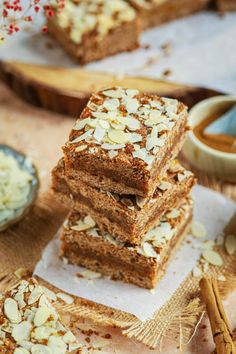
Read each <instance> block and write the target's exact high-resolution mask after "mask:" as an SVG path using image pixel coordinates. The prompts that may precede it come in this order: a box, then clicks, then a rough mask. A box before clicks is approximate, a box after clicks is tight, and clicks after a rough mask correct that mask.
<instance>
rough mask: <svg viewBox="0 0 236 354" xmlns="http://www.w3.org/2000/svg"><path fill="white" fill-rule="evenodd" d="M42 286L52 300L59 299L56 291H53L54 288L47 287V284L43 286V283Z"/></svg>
mask: <svg viewBox="0 0 236 354" xmlns="http://www.w3.org/2000/svg"><path fill="white" fill-rule="evenodd" d="M41 288H42V290H43V292H44V294H45V295H46V296H47V297H48V298H49V299H50V300H52V301H57V296H56V294H55V293H54V291H52V290H50V289H48V288H46V286H43V285H41Z"/></svg>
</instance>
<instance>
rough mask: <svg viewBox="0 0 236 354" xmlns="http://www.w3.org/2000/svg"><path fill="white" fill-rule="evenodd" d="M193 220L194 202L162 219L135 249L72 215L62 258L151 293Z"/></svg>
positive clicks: (66, 227)
mask: <svg viewBox="0 0 236 354" xmlns="http://www.w3.org/2000/svg"><path fill="white" fill-rule="evenodd" d="M191 218H192V205H191V201H189V200H186V201H185V203H184V204H182V205H181V206H180V207H179V208H178V209H173V210H172V211H170V212H169V213H167V214H166V215H165V216H163V217H162V219H161V221H160V223H159V224H158V225H157V226H156V227H155V228H154V229H151V230H150V231H148V232H147V234H146V235H145V236H144V237H143V239H142V242H141V244H140V245H139V246H135V247H133V246H130V245H129V244H126V243H121V242H118V241H117V240H116V239H115V238H114V237H113V236H111V235H110V234H108V233H105V234H104V233H101V232H100V230H99V228H98V227H97V225H96V223H95V222H94V220H93V219H92V218H91V217H90V216H88V215H87V216H84V215H81V214H79V213H75V212H73V213H72V214H71V215H70V216H69V219H68V220H67V221H66V222H65V225H64V230H63V232H62V235H61V256H62V257H65V258H67V259H68V261H69V262H70V263H72V264H76V265H80V266H83V267H86V268H88V269H90V270H92V271H95V272H100V273H101V274H103V275H106V276H109V277H111V278H112V279H113V280H122V281H124V282H127V283H132V284H135V285H137V286H140V287H143V288H148V289H151V288H154V287H155V286H156V283H157V281H158V280H159V279H160V278H161V277H162V276H163V274H164V272H165V269H166V266H167V264H168V262H169V260H170V259H171V256H172V255H173V253H174V250H175V249H176V248H177V247H178V245H179V244H180V242H181V241H182V239H183V237H184V236H185V234H186V232H187V231H188V228H189V225H190V221H191ZM78 230H80V231H78Z"/></svg>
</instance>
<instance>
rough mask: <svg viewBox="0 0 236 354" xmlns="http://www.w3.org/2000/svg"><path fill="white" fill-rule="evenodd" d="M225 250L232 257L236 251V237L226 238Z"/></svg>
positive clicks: (229, 236) (228, 236)
mask: <svg viewBox="0 0 236 354" xmlns="http://www.w3.org/2000/svg"><path fill="white" fill-rule="evenodd" d="M225 248H226V251H227V253H228V254H229V255H230V256H231V255H232V254H234V252H235V251H236V237H235V236H234V235H227V236H226V238H225Z"/></svg>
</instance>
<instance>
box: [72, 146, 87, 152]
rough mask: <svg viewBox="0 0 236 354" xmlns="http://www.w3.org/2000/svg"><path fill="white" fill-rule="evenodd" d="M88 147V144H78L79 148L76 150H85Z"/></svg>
mask: <svg viewBox="0 0 236 354" xmlns="http://www.w3.org/2000/svg"><path fill="white" fill-rule="evenodd" d="M86 148H87V145H80V146H77V148H76V149H75V152H80V151H84V150H85V149H86Z"/></svg>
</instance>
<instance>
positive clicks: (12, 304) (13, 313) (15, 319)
mask: <svg viewBox="0 0 236 354" xmlns="http://www.w3.org/2000/svg"><path fill="white" fill-rule="evenodd" d="M4 313H5V315H6V317H7V318H8V319H9V321H10V322H12V323H20V322H21V314H20V311H19V310H18V304H17V302H16V301H15V300H14V299H11V298H6V300H5V301H4Z"/></svg>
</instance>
